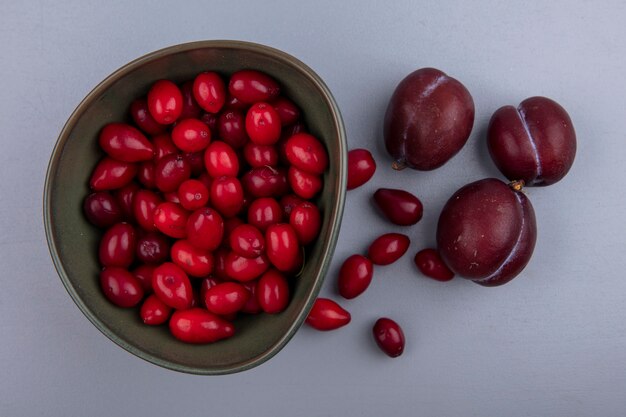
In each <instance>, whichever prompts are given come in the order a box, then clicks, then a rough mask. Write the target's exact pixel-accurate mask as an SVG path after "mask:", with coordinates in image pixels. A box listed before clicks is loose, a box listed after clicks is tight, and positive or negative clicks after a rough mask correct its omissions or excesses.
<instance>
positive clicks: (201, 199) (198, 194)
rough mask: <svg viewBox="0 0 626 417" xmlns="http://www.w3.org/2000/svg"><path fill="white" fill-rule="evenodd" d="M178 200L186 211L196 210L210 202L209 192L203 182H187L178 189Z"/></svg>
mask: <svg viewBox="0 0 626 417" xmlns="http://www.w3.org/2000/svg"><path fill="white" fill-rule="evenodd" d="M178 199H179V201H180V205H181V206H183V208H185V209H186V210H196V209H199V208H200V207H204V206H206V204H207V203H208V202H209V190H208V189H207V187H206V186H205V185H204V183H202V182H201V181H198V180H186V181H183V182H182V183H181V184H180V186H179V187H178Z"/></svg>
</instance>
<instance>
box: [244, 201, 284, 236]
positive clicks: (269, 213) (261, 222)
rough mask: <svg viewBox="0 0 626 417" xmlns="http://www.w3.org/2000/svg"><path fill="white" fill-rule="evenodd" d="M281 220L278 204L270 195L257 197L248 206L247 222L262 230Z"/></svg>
mask: <svg viewBox="0 0 626 417" xmlns="http://www.w3.org/2000/svg"><path fill="white" fill-rule="evenodd" d="M281 220H282V210H281V208H280V205H279V204H278V202H277V201H276V200H275V199H273V198H271V197H263V198H257V199H256V200H254V201H253V202H252V203H251V204H250V207H249V208H248V223H249V224H251V225H252V226H255V227H256V228H258V229H259V230H260V231H262V232H265V230H266V229H267V228H268V227H269V226H270V225H272V224H275V223H280V222H281Z"/></svg>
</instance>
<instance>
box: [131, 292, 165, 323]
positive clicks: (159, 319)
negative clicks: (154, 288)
mask: <svg viewBox="0 0 626 417" xmlns="http://www.w3.org/2000/svg"><path fill="white" fill-rule="evenodd" d="M171 313H172V308H171V307H170V306H168V305H167V304H165V303H164V302H163V301H161V300H160V299H159V297H157V296H156V295H154V294H152V295H150V296H148V298H146V300H145V301H144V302H143V304H142V305H141V309H140V310H139V316H140V317H141V321H143V324H147V325H149V326H158V325H160V324H163V323H165V322H166V321H167V319H169V318H170V314H171Z"/></svg>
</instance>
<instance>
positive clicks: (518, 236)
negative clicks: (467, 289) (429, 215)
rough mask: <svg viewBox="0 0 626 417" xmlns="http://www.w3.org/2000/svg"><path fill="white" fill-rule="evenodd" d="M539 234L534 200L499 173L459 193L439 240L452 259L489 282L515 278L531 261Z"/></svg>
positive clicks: (455, 267) (470, 275) (455, 266)
mask: <svg viewBox="0 0 626 417" xmlns="http://www.w3.org/2000/svg"><path fill="white" fill-rule="evenodd" d="M536 239H537V224H536V220H535V212H534V210H533V207H532V204H531V203H530V200H529V199H528V198H527V197H526V195H524V193H522V192H521V191H515V190H513V189H512V188H511V187H510V186H509V185H507V184H505V183H504V182H502V181H500V180H498V179H495V178H487V179H484V180H480V181H476V182H473V183H471V184H468V185H466V186H464V187H462V188H461V189H459V190H458V191H457V192H456V193H454V194H453V195H452V197H450V199H449V200H448V202H447V203H446V205H445V206H444V208H443V210H442V212H441V215H440V216H439V222H438V225H437V246H438V249H439V253H440V255H441V257H442V259H443V261H444V262H445V263H446V265H448V267H449V268H450V269H451V270H452V271H454V272H455V273H456V274H457V275H459V276H461V277H463V278H467V279H470V280H472V281H474V282H476V283H478V284H481V285H484V286H498V285H502V284H505V283H507V282H509V281H510V280H512V279H513V278H515V277H516V276H517V275H518V274H519V273H520V272H521V271H522V270H523V269H524V267H525V266H526V265H527V264H528V262H529V261H530V258H531V256H532V253H533V249H534V248H535V241H536Z"/></svg>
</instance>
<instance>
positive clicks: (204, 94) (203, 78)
mask: <svg viewBox="0 0 626 417" xmlns="http://www.w3.org/2000/svg"><path fill="white" fill-rule="evenodd" d="M193 96H194V98H195V99H196V101H197V102H198V105H199V106H200V107H202V109H203V110H204V111H207V112H209V113H218V112H219V111H220V110H221V109H222V107H223V106H224V103H225V102H226V85H225V84H224V81H223V80H222V77H220V76H219V74H217V73H216V72H203V73H200V74H198V75H197V76H196V78H195V80H194V81H193Z"/></svg>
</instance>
